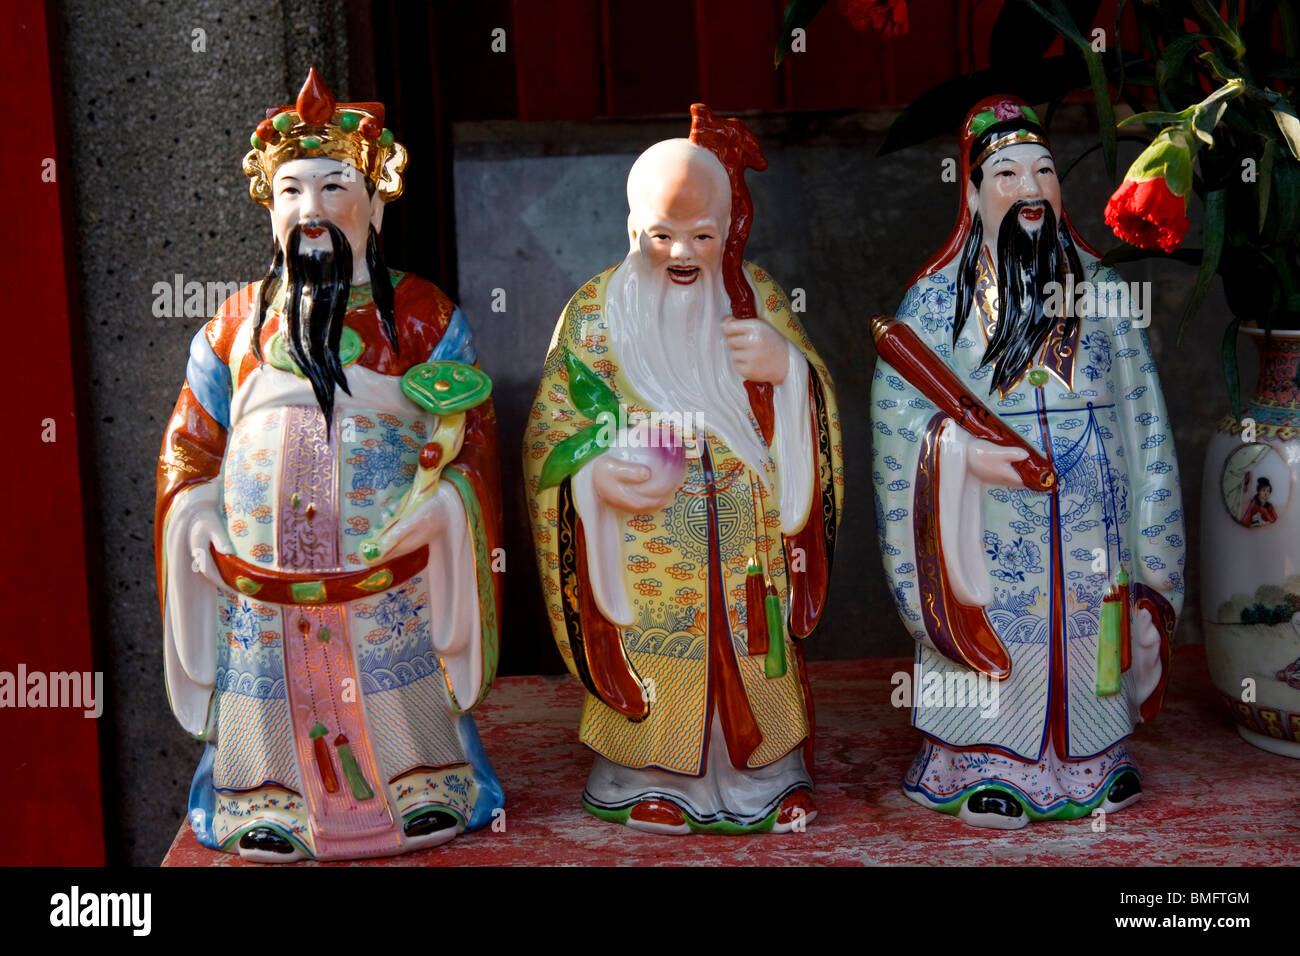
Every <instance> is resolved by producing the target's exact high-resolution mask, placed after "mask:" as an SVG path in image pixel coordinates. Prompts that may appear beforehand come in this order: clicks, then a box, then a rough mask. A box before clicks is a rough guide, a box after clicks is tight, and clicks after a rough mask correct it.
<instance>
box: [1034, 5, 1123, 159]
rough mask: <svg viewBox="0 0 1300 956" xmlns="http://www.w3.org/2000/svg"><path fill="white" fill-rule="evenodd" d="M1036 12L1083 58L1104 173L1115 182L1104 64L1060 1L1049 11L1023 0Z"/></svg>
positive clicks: (1111, 116) (1111, 107)
mask: <svg viewBox="0 0 1300 956" xmlns="http://www.w3.org/2000/svg"><path fill="white" fill-rule="evenodd" d="M1024 2H1025V3H1027V4H1028V5H1029V7H1030V9H1032V10H1033V11H1034V12H1035V13H1037V14H1038V15H1039V16H1040V17H1042V18H1043V19H1045V20H1046V21H1047V22H1048V23H1050V24H1052V26H1054V27H1056V29H1058V30H1060V31H1061V36H1063V37H1065V38H1066V39H1067V40H1069V41H1070V42H1071V43H1073V44H1074V45H1075V46H1076V47H1077V48H1078V50H1079V54H1080V55H1081V56H1082V57H1083V62H1084V65H1085V66H1087V68H1088V83H1089V85H1090V86H1091V87H1092V96H1093V100H1094V103H1095V105H1096V108H1097V126H1098V132H1099V135H1100V137H1101V150H1102V156H1103V157H1104V158H1105V160H1106V175H1107V176H1109V177H1110V181H1111V182H1112V183H1113V182H1114V181H1115V146H1116V140H1115V105H1114V104H1113V103H1111V101H1110V80H1109V79H1107V77H1106V65H1105V63H1103V62H1102V59H1101V54H1100V53H1098V52H1097V51H1096V50H1094V49H1093V48H1092V43H1091V42H1089V41H1088V40H1087V39H1085V38H1084V36H1083V34H1082V33H1080V32H1079V28H1078V26H1077V25H1076V24H1075V22H1074V18H1073V17H1072V16H1071V14H1070V11H1069V9H1067V8H1066V6H1065V4H1064V3H1062V2H1061V0H1048V2H1049V3H1050V4H1051V9H1050V10H1044V9H1043V8H1042V7H1040V6H1039V5H1038V4H1037V3H1035V2H1034V0H1024Z"/></svg>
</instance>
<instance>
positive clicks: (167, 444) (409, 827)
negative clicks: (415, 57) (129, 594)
mask: <svg viewBox="0 0 1300 956" xmlns="http://www.w3.org/2000/svg"><path fill="white" fill-rule="evenodd" d="M252 146H253V149H252V150H251V151H250V152H249V153H248V154H247V156H245V157H244V164H243V168H244V173H245V174H246V175H247V177H248V179H249V192H250V194H251V195H252V198H253V199H254V200H256V201H257V202H259V203H261V204H262V205H264V206H266V208H267V210H268V211H269V212H270V218H271V228H272V232H273V234H274V257H273V260H272V262H271V265H270V268H269V270H268V272H267V274H266V275H265V276H264V277H263V278H262V279H261V280H260V281H258V282H254V283H252V284H251V285H248V286H246V287H244V288H243V289H242V290H240V291H239V292H238V293H237V294H236V295H234V296H232V297H231V298H230V299H229V300H227V301H226V302H225V303H224V304H223V305H222V306H221V308H220V309H219V310H218V311H217V314H216V315H215V316H213V317H212V319H211V321H209V322H208V323H207V324H206V325H205V326H204V327H203V328H202V329H200V330H199V331H198V333H197V334H196V335H195V336H194V339H193V342H192V343H191V345H190V350H189V364H188V366H187V368H186V373H185V384H184V386H183V387H182V388H181V393H180V399H179V401H178V402H177V404H176V410H175V412H174V413H173V415H172V418H171V420H170V422H169V423H168V426H167V430H166V434H165V435H164V438H163V444H162V452H161V455H160V457H159V463H158V493H157V515H156V526H155V546H156V554H157V569H158V590H159V595H160V599H161V605H162V614H163V630H164V648H165V667H166V678H167V693H168V697H169V700H170V703H171V708H172V711H173V713H174V714H175V715H176V718H177V720H179V721H180V723H181V725H182V726H183V727H184V728H185V729H186V730H187V731H188V732H189V733H191V734H192V735H194V736H195V737H196V738H198V739H199V740H202V741H205V743H206V747H205V750H204V752H203V756H202V759H201V760H200V763H199V766H198V770H197V772H196V773H195V776H194V781H193V784H192V786H191V790H190V802H189V819H190V823H191V825H192V826H193V829H194V832H195V834H196V835H197V837H198V839H199V841H200V842H201V843H202V844H204V845H205V846H209V847H212V848H215V849H220V850H225V851H230V852H238V853H239V854H240V855H241V856H243V857H245V858H248V859H252V860H258V861H263V862H281V861H291V860H296V859H302V858H313V859H320V860H327V859H355V858H359V857H371V856H387V855H392V854H397V853H402V852H406V851H408V850H412V849H416V848H420V847H427V846H433V845H437V844H440V843H443V842H445V841H447V840H450V839H451V838H453V837H454V836H456V835H457V834H458V833H460V832H462V831H464V830H467V829H475V828H477V827H480V826H482V825H484V824H485V823H487V822H489V821H491V820H492V819H493V818H494V815H496V814H497V813H499V808H500V807H502V806H503V803H504V797H503V794H502V791H501V787H500V785H499V784H498V782H497V780H496V777H495V776H494V774H493V771H492V767H491V765H490V763H489V762H488V759H487V757H486V755H485V754H484V752H483V749H482V747H481V745H480V743H479V738H478V733H477V731H476V728H475V725H474V720H473V717H472V716H470V711H471V709H472V708H473V707H474V706H475V705H476V704H477V703H479V701H481V700H482V699H483V697H484V695H485V694H486V693H487V691H488V689H489V687H490V686H491V684H492V679H493V677H494V674H495V671H496V661H497V641H498V635H497V626H498V621H499V620H500V602H501V591H500V581H499V580H498V577H497V576H496V575H494V574H493V572H492V566H491V565H492V552H493V551H494V549H496V548H498V547H499V543H500V541H501V504H500V488H499V472H498V462H497V448H496V418H495V415H494V413H493V409H492V403H491V400H490V399H489V398H488V395H489V393H490V390H491V383H490V382H489V381H488V379H487V377H486V376H484V375H483V373H482V372H480V371H479V370H478V368H477V365H476V359H475V351H474V344H473V336H472V335H471V333H470V328H469V325H468V324H467V322H466V319H465V316H464V315H463V314H462V312H461V311H460V309H458V308H457V307H456V306H455V305H453V304H452V302H451V301H449V300H448V298H447V297H446V296H445V295H444V294H443V293H442V292H441V291H440V290H439V289H437V288H436V287H435V286H433V285H432V284H431V283H429V282H426V281H425V280H423V279H420V278H418V277H416V276H414V275H410V274H407V273H403V272H399V271H397V270H395V269H389V268H388V267H387V266H385V264H384V259H383V256H382V255H381V252H380V247H379V240H378V233H379V230H380V227H381V224H382V220H383V212H384V204H385V203H388V202H391V201H392V200H394V199H396V198H398V197H399V196H400V195H401V193H402V188H403V176H404V170H405V167H406V160H407V154H406V150H405V149H404V148H403V147H402V145H401V144H400V143H397V142H395V141H394V139H393V134H392V132H391V131H390V130H388V129H386V128H384V108H383V106H382V105H380V104H378V103H336V102H335V99H334V96H333V94H332V93H331V92H330V90H329V89H328V87H326V85H325V84H324V83H323V82H322V81H321V79H320V78H319V77H318V76H317V74H316V71H315V70H314V69H313V70H312V71H311V72H310V73H309V74H308V77H307V81H306V83H305V84H304V86H303V88H302V92H301V93H300V94H299V95H298V99H297V102H296V103H295V104H293V105H287V106H279V107H275V108H273V109H270V110H268V111H267V114H266V119H265V120H263V121H262V122H260V123H259V124H258V125H257V128H256V131H255V132H254V133H253V135H252Z"/></svg>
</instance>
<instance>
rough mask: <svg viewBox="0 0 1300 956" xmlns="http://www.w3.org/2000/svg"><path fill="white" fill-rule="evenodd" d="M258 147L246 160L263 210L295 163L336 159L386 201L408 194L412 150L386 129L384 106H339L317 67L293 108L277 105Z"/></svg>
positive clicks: (259, 132) (257, 134) (254, 139)
mask: <svg viewBox="0 0 1300 956" xmlns="http://www.w3.org/2000/svg"><path fill="white" fill-rule="evenodd" d="M249 142H250V143H251V144H252V147H253V148H252V149H251V150H249V151H248V154H247V155H245V156H244V175H245V176H247V177H248V180H249V182H248V194H249V195H250V196H252V197H253V199H254V200H256V201H257V202H259V203H261V204H262V205H263V206H269V205H270V204H271V181H272V179H273V178H274V177H275V171H276V170H277V169H279V168H280V167H281V166H282V165H284V164H285V163H287V162H289V161H290V160H294V159H336V160H338V161H340V162H343V163H347V164H348V165H349V166H352V167H354V168H355V169H356V170H358V171H359V172H360V173H361V174H362V175H363V176H365V177H366V179H368V180H369V181H370V183H371V185H372V186H374V188H375V190H376V191H377V192H378V193H379V195H380V197H381V198H382V199H383V200H384V202H392V201H393V200H394V199H396V198H397V197H398V196H400V195H401V194H402V189H403V186H404V185H405V183H404V176H403V172H404V170H405V169H406V160H407V155H406V147H404V146H403V145H402V144H401V143H399V142H397V141H396V140H395V139H394V138H393V131H392V130H390V129H385V128H384V106H383V104H382V103H338V102H335V99H334V94H333V93H332V92H331V91H330V88H329V87H328V86H326V85H325V81H324V80H322V79H321V78H320V75H319V74H318V73H317V72H316V68H315V67H312V68H311V70H310V71H309V72H308V73H307V80H306V82H305V83H303V85H302V90H301V91H300V92H299V93H298V100H297V102H296V103H294V104H293V105H292V106H275V107H272V108H271V109H268V110H267V111H266V119H264V120H262V122H260V123H258V124H257V129H256V130H254V131H253V135H252V136H251V137H249Z"/></svg>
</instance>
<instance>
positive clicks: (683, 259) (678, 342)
mask: <svg viewBox="0 0 1300 956" xmlns="http://www.w3.org/2000/svg"><path fill="white" fill-rule="evenodd" d="M692 114H693V122H692V129H691V135H690V138H689V139H672V140H666V141H664V142H660V143H657V144H655V145H654V146H652V147H650V148H649V149H648V150H646V151H645V152H644V153H642V154H641V156H640V157H639V158H638V159H637V160H636V162H635V164H634V165H633V166H632V170H631V172H630V174H629V176H628V182H627V196H628V205H629V207H630V211H629V216H628V236H629V240H630V249H629V251H628V253H627V256H626V257H625V258H624V259H623V261H622V262H621V263H619V264H618V265H616V266H614V267H613V268H610V269H608V270H606V271H604V272H602V273H600V274H599V275H597V276H595V277H594V278H592V279H591V280H590V281H588V282H586V283H584V284H583V285H582V287H581V288H579V289H578V291H577V292H576V293H575V294H574V296H573V298H572V299H571V300H570V301H569V303H568V305H567V306H566V307H565V308H564V311H563V312H562V314H561V315H560V319H559V322H558V324H557V326H556V329H555V335H554V337H553V338H552V345H551V349H550V352H549V353H548V355H547V357H546V362H545V365H544V368H543V372H542V381H541V384H540V386H539V387H538V390H537V397H536V400H535V401H534V403H533V406H532V410H531V414H530V418H529V424H528V427H527V430H526V433H525V438H524V471H525V478H526V481H527V493H528V502H529V508H530V513H531V516H532V523H533V533H534V538H535V541H536V548H537V557H538V562H539V567H540V571H541V576H542V584H543V589H544V594H545V598H546V602H547V610H548V611H549V614H550V620H551V627H552V629H553V632H554V637H555V640H556V643H557V644H558V646H559V649H560V653H561V654H562V656H563V657H564V660H565V662H566V663H567V665H568V667H569V670H570V671H571V672H572V673H573V674H574V675H575V676H576V677H578V678H579V679H580V680H581V681H582V683H583V685H584V686H585V687H586V689H587V698H586V704H585V706H584V707H583V711H582V721H581V725H580V729H579V737H580V739H581V741H582V742H583V743H584V744H586V745H587V746H588V747H589V748H591V750H593V751H594V753H595V758H594V765H593V767H592V770H591V773H590V776H589V777H588V780H587V786H586V789H585V792H584V793H583V797H582V799H583V804H584V806H585V807H586V809H587V810H588V811H590V812H591V813H592V814H594V815H596V816H597V817H599V818H601V819H604V820H608V821H613V822H617V823H624V824H627V825H628V826H630V827H633V828H637V829H641V830H647V831H651V832H657V833H672V834H677V833H680V834H685V833H691V832H697V833H699V832H711V833H749V832H766V831H777V832H785V831H788V830H791V829H796V828H801V827H802V826H803V825H805V824H807V823H809V822H811V821H812V819H813V817H814V815H815V813H816V807H815V804H814V802H813V797H812V788H813V778H812V720H811V698H810V695H809V688H808V682H807V674H806V670H805V668H804V664H803V657H802V654H801V652H800V649H799V646H798V640H799V639H801V638H804V637H806V636H807V635H808V634H809V633H811V631H812V630H813V628H814V627H815V626H816V624H817V622H818V620H819V618H820V617H821V614H822V612H823V610H824V607H825V602H826V594H827V581H828V576H829V572H830V565H831V558H832V555H833V553H834V547H835V533H836V528H837V526H838V523H839V515H840V509H841V505H842V496H843V473H842V469H841V450H840V429H839V421H838V417H837V413H836V406H835V393H834V390H833V387H832V384H831V379H830V376H829V374H828V373H827V371H826V367H825V365H824V364H823V363H822V361H821V359H820V358H819V357H818V355H817V353H816V351H815V350H814V349H813V347H812V343H811V341H810V340H809V339H808V336H807V334H806V333H805V331H804V329H803V326H802V324H801V323H800V321H799V319H798V317H796V315H795V314H794V313H793V312H792V310H791V306H790V302H789V301H788V300H787V298H786V295H785V293H784V292H783V291H782V290H781V288H780V287H779V286H778V285H777V284H776V282H775V280H774V279H773V278H772V277H771V276H770V275H768V274H767V273H766V272H765V271H763V270H762V269H760V268H759V267H758V266H756V265H754V264H752V263H749V262H746V261H744V258H743V250H744V245H745V240H746V237H747V235H748V232H749V226H750V221H751V217H752V203H751V201H750V198H749V193H748V189H747V188H746V186H745V180H744V172H745V169H746V167H751V168H755V169H763V168H764V167H765V166H766V161H765V160H764V159H763V156H762V153H761V151H760V150H759V146H758V142H757V140H756V139H755V138H754V136H753V134H752V133H751V132H750V131H749V130H748V129H747V128H745V127H744V126H743V125H742V124H740V123H739V122H738V121H736V120H725V121H721V120H719V119H718V118H716V117H714V116H713V114H712V113H711V112H710V111H709V110H708V108H707V107H705V106H702V105H699V104H697V105H696V106H695V107H694V108H693V109H692Z"/></svg>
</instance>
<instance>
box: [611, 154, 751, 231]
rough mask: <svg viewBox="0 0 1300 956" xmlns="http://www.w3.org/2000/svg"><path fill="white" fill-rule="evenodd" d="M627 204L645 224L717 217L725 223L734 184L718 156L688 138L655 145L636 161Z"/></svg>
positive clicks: (629, 181)
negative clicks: (656, 220) (653, 220)
mask: <svg viewBox="0 0 1300 956" xmlns="http://www.w3.org/2000/svg"><path fill="white" fill-rule="evenodd" d="M627 205H628V210H629V211H630V212H631V214H632V217H633V219H636V220H641V225H642V227H644V226H645V225H648V224H649V220H650V219H655V218H661V217H668V218H673V219H687V218H699V217H701V216H712V217H714V218H715V219H717V220H719V221H720V223H721V224H722V227H723V228H725V227H726V223H727V219H728V217H729V215H730V212H731V184H730V183H729V182H728V180H727V171H726V170H725V169H724V168H723V167H722V163H720V162H719V161H718V158H717V157H716V156H714V155H713V153H711V152H709V151H708V150H707V149H705V148H704V147H703V146H696V145H695V144H694V143H692V142H691V141H690V140H689V139H666V140H664V141H663V142H661V143H655V144H654V145H653V146H651V147H650V148H649V149H647V150H646V151H645V152H644V153H642V154H641V155H640V156H639V157H637V161H636V162H635V163H633V164H632V171H631V172H630V173H628V177H627Z"/></svg>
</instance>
